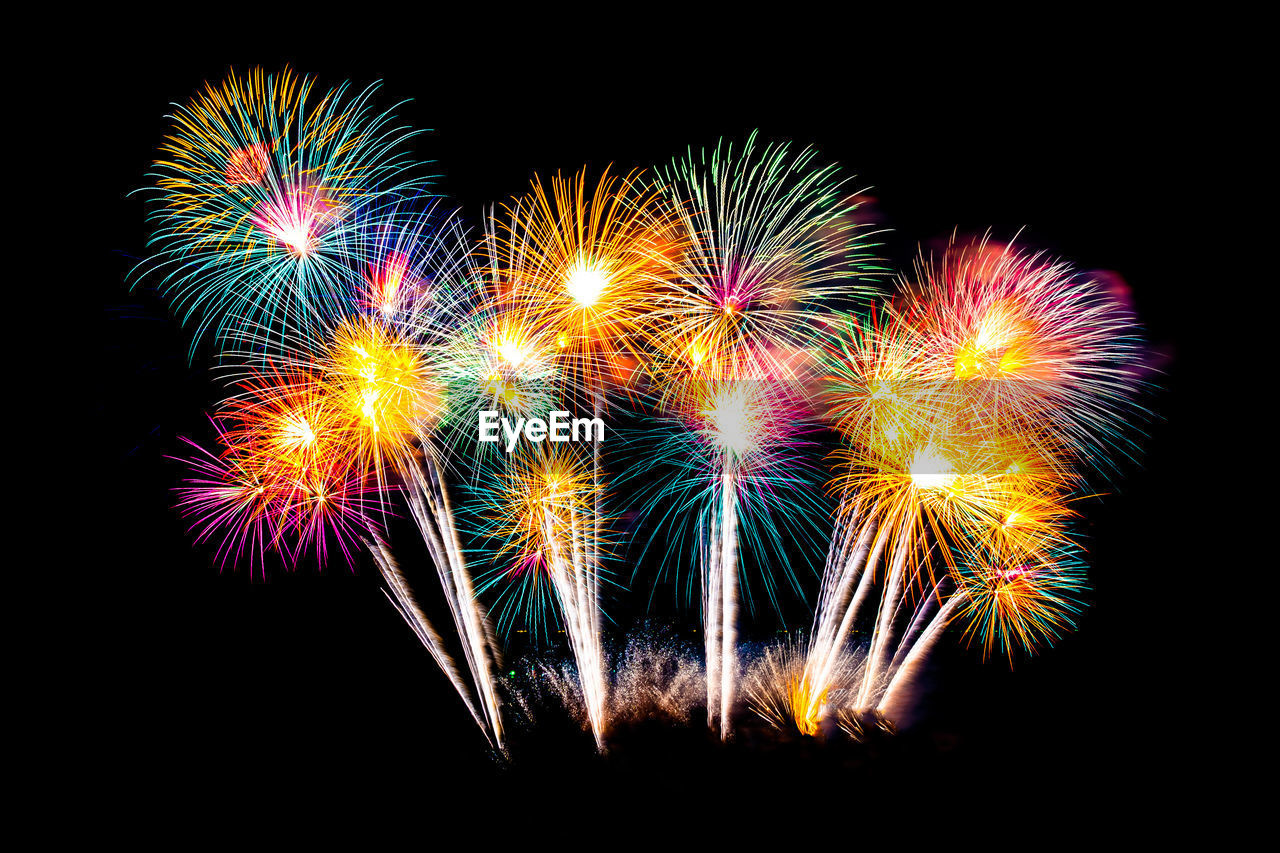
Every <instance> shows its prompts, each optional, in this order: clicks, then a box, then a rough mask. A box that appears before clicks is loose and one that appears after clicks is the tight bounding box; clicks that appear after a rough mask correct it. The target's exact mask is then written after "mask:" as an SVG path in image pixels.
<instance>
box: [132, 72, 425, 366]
mask: <svg viewBox="0 0 1280 853" xmlns="http://www.w3.org/2000/svg"><path fill="white" fill-rule="evenodd" d="M348 88H349V87H348V86H347V85H346V84H343V85H342V86H339V87H338V88H336V89H334V90H332V91H330V92H322V91H320V90H318V89H317V86H316V82H315V80H314V79H312V78H309V77H300V76H298V75H296V74H294V73H293V72H292V71H290V70H288V69H286V70H284V71H282V72H280V73H277V74H266V73H265V72H263V71H262V70H260V69H255V70H253V71H250V72H248V73H247V74H244V75H238V74H236V73H235V72H234V71H232V72H231V73H230V74H229V75H228V76H227V78H226V80H224V81H223V82H222V83H221V84H218V85H215V84H212V83H210V84H207V85H206V86H205V88H204V89H203V90H202V91H200V92H199V93H197V95H196V96H195V98H194V99H193V100H192V101H191V102H190V103H189V104H186V105H183V106H180V107H178V108H177V109H176V110H175V111H174V113H173V123H174V126H173V131H172V133H171V134H170V135H169V137H168V138H167V139H166V141H165V144H164V145H163V146H161V157H160V159H159V160H157V161H156V164H155V171H154V172H153V173H152V177H153V178H154V181H155V183H154V191H153V193H152V203H153V207H152V211H151V214H150V217H151V222H152V227H153V235H152V240H151V247H152V251H153V255H152V257H151V259H150V262H149V263H148V264H147V265H145V266H144V269H145V270H148V271H151V272H153V273H154V274H156V275H158V276H159V279H160V285H161V289H162V290H163V291H164V292H165V293H166V294H167V295H168V296H170V298H172V300H173V304H174V307H175V309H176V310H177V311H178V312H179V314H180V316H181V317H182V319H183V321H184V322H186V321H187V320H189V319H195V320H196V321H197V323H198V325H197V330H196V331H197V334H196V339H197V340H198V339H199V338H201V337H203V336H204V335H205V334H206V333H209V332H211V333H212V334H214V335H215V336H216V337H218V338H222V337H224V336H225V335H226V334H227V332H228V331H231V330H234V329H236V328H237V327H238V326H240V325H242V324H245V323H249V324H252V325H255V326H261V327H263V328H264V329H268V330H270V331H271V332H272V333H285V332H288V331H290V330H296V329H297V328H299V327H301V328H306V327H307V326H308V325H310V324H311V323H313V322H315V321H316V320H317V319H324V318H330V317H332V316H334V314H335V312H336V313H341V312H342V311H343V310H344V309H345V308H346V307H347V302H346V296H347V290H348V275H349V273H350V268H351V265H352V263H351V262H352V259H353V258H360V257H362V256H363V255H364V254H365V247H364V245H363V243H364V241H365V239H366V238H367V236H368V235H367V232H366V229H365V218H366V216H367V215H368V214H369V213H370V212H371V211H373V210H375V209H376V208H377V207H378V206H379V205H382V204H385V203H387V202H388V201H392V202H394V201H396V200H399V199H402V198H405V197H413V196H416V195H418V194H419V193H420V192H421V190H422V188H423V186H424V184H423V182H422V179H421V178H411V177H410V176H409V174H408V170H409V169H410V167H411V166H413V165H415V164H414V163H413V161H411V160H410V159H409V158H408V157H407V155H406V154H405V153H404V142H405V141H406V140H407V139H408V138H410V137H411V136H412V135H413V133H412V132H410V131H407V130H405V129H403V128H400V127H397V126H396V124H395V119H394V116H393V114H392V113H391V112H389V111H388V112H377V111H375V110H374V108H373V106H372V99H373V95H374V93H375V91H376V89H377V87H376V86H370V87H369V88H367V89H365V90H363V91H362V92H359V93H355V94H350V93H349V92H348ZM193 346H194V344H193Z"/></svg>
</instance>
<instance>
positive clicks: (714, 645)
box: [699, 513, 724, 728]
mask: <svg viewBox="0 0 1280 853" xmlns="http://www.w3.org/2000/svg"><path fill="white" fill-rule="evenodd" d="M708 527H710V531H709V532H708V531H707V528H708ZM699 540H700V541H702V542H703V543H705V545H704V551H703V553H704V554H705V556H704V557H703V559H702V570H703V574H702V613H703V618H702V633H703V637H704V643H705V647H706V656H707V687H706V693H707V726H708V728H714V727H715V725H716V722H717V718H718V717H719V714H718V710H719V708H720V689H721V682H720V661H721V657H722V655H723V652H724V650H723V642H724V640H723V636H722V634H721V630H720V628H721V625H722V624H723V622H722V620H721V618H720V608H721V607H722V606H723V600H722V593H721V591H720V588H721V585H722V577H723V575H722V572H721V565H722V563H721V560H722V558H723V556H724V551H723V547H722V546H721V541H722V540H721V537H720V515H719V514H718V513H712V514H711V518H710V521H709V522H708V523H707V524H702V525H699Z"/></svg>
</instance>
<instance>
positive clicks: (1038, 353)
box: [767, 242, 1136, 733]
mask: <svg viewBox="0 0 1280 853" xmlns="http://www.w3.org/2000/svg"><path fill="white" fill-rule="evenodd" d="M976 251H977V255H975V256H969V255H968V254H966V253H963V252H961V253H960V254H959V255H955V256H953V255H948V256H947V258H946V259H945V260H944V261H943V263H942V264H941V265H940V266H939V267H934V266H932V265H929V264H926V263H922V264H921V265H920V266H919V270H920V271H921V275H922V277H923V281H922V282H912V283H908V284H907V285H906V286H905V287H904V295H903V297H902V298H901V299H900V300H898V301H897V302H895V303H894V304H893V305H891V306H890V308H889V310H888V312H887V313H885V314H879V313H876V312H872V313H871V314H869V315H868V316H867V318H866V320H865V321H864V322H863V323H858V322H856V321H846V322H844V323H843V324H841V323H837V324H833V326H832V329H833V337H832V341H831V343H830V345H829V346H828V353H829V358H828V374H827V377H826V383H825V391H824V393H825V396H826V400H827V403H828V413H829V415H830V417H831V420H832V423H833V425H834V426H835V428H836V429H837V431H838V432H839V433H840V434H841V435H842V436H843V438H844V439H845V441H844V443H843V445H842V446H841V448H840V449H838V450H837V451H836V452H835V453H834V454H833V458H834V459H835V461H836V462H837V464H838V472H837V474H836V476H835V477H834V478H833V480H832V487H833V489H834V490H835V491H836V493H837V494H838V495H839V496H840V512H839V523H838V525H837V529H836V534H835V536H834V537H833V540H832V544H831V548H830V550H829V552H828V557H827V564H826V568H825V570H824V574H823V583H822V589H821V593H820V596H819V601H818V605H817V608H816V610H815V616H814V625H813V631H812V634H811V636H810V638H809V642H808V649H807V658H806V662H805V666H804V670H803V672H802V674H801V675H800V676H797V677H796V678H795V684H796V685H798V686H797V687H796V689H795V690H794V691H793V693H796V694H799V695H798V696H793V700H792V702H791V706H790V707H791V710H792V712H793V713H792V719H793V720H794V721H795V725H796V726H797V728H799V729H800V730H801V731H804V732H806V733H812V732H814V731H816V730H817V729H818V724H819V722H820V721H821V720H822V719H825V718H828V717H830V718H833V719H836V720H837V721H838V723H839V725H840V726H841V727H843V728H844V729H846V730H849V731H852V730H859V727H860V726H861V725H862V724H861V723H860V722H859V720H861V719H862V718H864V717H865V716H866V715H868V714H874V715H875V716H876V717H877V719H881V720H883V719H885V718H886V717H893V716H897V715H901V714H902V713H904V712H905V707H906V703H907V702H909V699H910V688H911V685H912V683H913V680H914V678H915V676H916V675H917V674H918V672H919V669H920V666H921V664H922V662H923V660H924V659H925V657H926V655H927V654H928V651H929V650H930V649H931V648H932V647H933V645H934V644H935V643H936V641H937V638H938V637H939V636H940V634H941V633H942V631H943V630H945V628H946V627H947V626H948V625H949V624H950V623H951V622H952V621H953V620H957V619H958V620H961V621H963V622H964V623H965V624H966V627H965V630H964V633H963V638H964V639H965V641H971V640H973V639H980V641H981V644H982V648H983V653H984V656H985V655H990V654H991V652H992V650H993V648H995V647H996V646H999V647H1000V649H1001V650H1002V651H1003V652H1004V653H1005V654H1006V655H1007V656H1009V657H1010V658H1012V655H1013V652H1014V650H1015V648H1017V649H1022V650H1024V651H1027V652H1032V651H1034V650H1035V649H1036V648H1038V647H1039V646H1041V645H1043V644H1045V643H1049V642H1052V641H1053V640H1054V639H1056V638H1057V637H1059V636H1060V635H1061V634H1062V633H1063V632H1064V631H1065V630H1067V629H1068V628H1069V627H1070V626H1071V625H1072V624H1073V616H1074V614H1075V613H1077V612H1078V610H1079V607H1080V605H1079V599H1078V593H1079V591H1080V590H1081V589H1082V588H1083V581H1082V578H1083V573H1082V569H1081V563H1080V561H1079V559H1078V558H1077V557H1076V554H1077V552H1078V547H1077V546H1076V545H1075V543H1074V541H1073V538H1072V536H1071V534H1070V532H1069V528H1068V525H1069V522H1070V520H1071V519H1072V517H1073V516H1074V515H1075V512H1074V511H1073V510H1072V509H1070V507H1069V501H1070V500H1071V496H1072V494H1073V493H1074V492H1076V491H1077V490H1078V489H1079V488H1080V487H1081V486H1082V484H1083V479H1082V476H1081V474H1080V472H1079V471H1078V470H1077V466H1076V465H1075V464H1074V463H1075V462H1077V461H1084V460H1086V459H1088V460H1089V461H1090V462H1091V463H1092V464H1095V465H1096V464H1097V463H1096V460H1093V459H1092V458H1091V457H1092V452H1093V451H1095V450H1096V449H1097V448H1100V447H1113V446H1116V445H1118V444H1121V443H1122V442H1123V439H1120V438H1119V437H1118V436H1117V435H1116V427H1117V424H1118V423H1119V420H1120V418H1121V413H1122V412H1123V411H1124V409H1125V407H1126V406H1127V405H1128V401H1130V400H1131V399H1132V396H1133V392H1134V388H1133V382H1132V379H1133V377H1134V375H1135V374H1134V370H1133V365H1132V359H1133V357H1134V356H1135V354H1136V345H1135V344H1134V339H1133V333H1132V330H1131V327H1130V325H1129V323H1128V321H1127V320H1126V319H1125V316H1124V314H1123V312H1122V311H1121V310H1120V309H1119V308H1117V307H1116V306H1114V305H1110V304H1107V303H1106V302H1105V301H1103V300H1101V298H1100V297H1099V296H1098V294H1097V293H1096V291H1095V290H1094V288H1093V287H1092V285H1091V284H1089V283H1088V282H1084V281H1081V280H1078V279H1076V278H1074V277H1072V276H1070V275H1069V274H1068V273H1067V268H1066V267H1065V265H1062V264H1058V263H1049V262H1047V261H1044V260H1043V259H1040V258H1035V257H1028V256H1024V255H1021V254H1019V253H1017V252H1016V251H1014V250H1012V249H1005V250H1004V251H999V250H994V249H989V248H988V247H987V246H986V244H985V242H984V243H980V244H978V247H977V249H976ZM936 270H941V271H942V272H941V273H937V272H936ZM1068 386H1069V387H1068ZM877 587H878V588H879V589H880V593H879V599H878V604H877V605H875V606H874V615H873V616H872V618H871V620H870V639H869V641H868V644H867V647H866V659H865V663H864V664H863V666H862V668H861V670H860V672H859V675H858V678H857V689H856V691H854V692H853V693H852V694H848V697H847V701H846V702H844V704H843V705H842V706H839V707H833V706H832V704H831V702H830V699H829V696H830V694H831V691H832V690H834V689H835V688H836V685H837V683H842V682H843V681H844V680H845V679H844V677H843V676H842V675H840V672H841V671H842V669H843V667H844V666H845V664H844V661H845V660H846V659H847V654H848V651H847V649H848V647H847V643H848V640H849V637H850V635H851V633H852V632H853V631H854V630H855V628H856V627H857V625H858V623H859V621H860V617H861V615H862V610H863V608H864V606H865V605H867V604H868V603H869V602H873V601H875V597H874V592H873V590H875V589H876V588H877ZM776 707H777V706H776V703H774V704H773V705H770V706H769V709H771V710H769V713H768V715H767V716H769V718H770V719H772V718H773V717H776V716H777V713H776Z"/></svg>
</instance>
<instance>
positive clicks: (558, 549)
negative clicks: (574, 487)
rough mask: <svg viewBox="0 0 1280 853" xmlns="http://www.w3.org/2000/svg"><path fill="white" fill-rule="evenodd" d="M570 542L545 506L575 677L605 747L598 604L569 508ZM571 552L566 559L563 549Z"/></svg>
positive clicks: (598, 742)
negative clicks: (565, 539)
mask: <svg viewBox="0 0 1280 853" xmlns="http://www.w3.org/2000/svg"><path fill="white" fill-rule="evenodd" d="M569 514H570V518H571V520H570V522H569V543H568V544H567V545H566V543H565V542H564V540H563V535H562V532H561V531H560V529H561V528H562V527H563V526H564V525H563V523H562V521H561V520H560V519H557V518H556V517H555V513H554V511H553V510H552V509H551V508H550V507H548V508H547V509H546V510H545V520H544V522H543V524H544V535H545V536H546V541H547V542H548V544H549V545H550V559H549V561H548V568H549V569H550V574H551V582H552V584H553V585H554V586H555V589H556V594H557V597H558V598H559V601H560V610H561V614H562V616H563V618H564V625H565V632H566V633H567V635H568V637H569V646H570V649H571V650H572V652H573V658H574V662H575V663H576V664H577V669H578V680H579V683H580V686H581V688H582V698H583V703H584V704H585V706H586V711H587V719H588V721H589V722H590V725H591V733H592V736H593V737H594V738H595V742H596V748H597V749H600V750H603V749H604V731H605V724H606V719H605V697H606V686H605V683H604V661H603V649H602V648H601V644H600V633H599V630H598V625H599V623H598V621H597V619H598V615H597V614H598V610H599V608H598V605H597V602H596V601H595V600H594V599H593V598H592V596H591V593H590V591H589V583H590V581H589V579H588V577H587V575H588V571H586V570H585V567H584V565H583V560H582V543H581V540H580V537H579V536H578V535H576V534H577V520H576V515H577V513H576V511H575V510H574V509H572V508H570V509H569ZM566 549H567V550H569V551H570V554H571V556H570V557H569V558H568V559H566V557H565V551H566Z"/></svg>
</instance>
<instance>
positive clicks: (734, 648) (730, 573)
mask: <svg viewBox="0 0 1280 853" xmlns="http://www.w3.org/2000/svg"><path fill="white" fill-rule="evenodd" d="M720 492H721V496H722V500H723V503H722V507H721V511H720V517H721V522H720V540H721V549H722V553H723V557H722V558H721V560H720V586H721V596H722V597H721V604H720V614H719V615H720V624H719V626H718V633H719V634H720V637H721V649H722V651H721V652H720V696H719V698H720V738H721V739H722V740H723V739H725V738H727V737H728V736H729V717H730V715H731V713H732V711H733V700H734V696H735V687H736V685H737V683H738V556H737V550H738V486H737V483H736V482H735V481H734V461H733V455H732V454H729V453H726V454H725V457H724V473H723V474H722V475H721V478H720Z"/></svg>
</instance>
